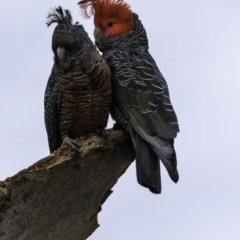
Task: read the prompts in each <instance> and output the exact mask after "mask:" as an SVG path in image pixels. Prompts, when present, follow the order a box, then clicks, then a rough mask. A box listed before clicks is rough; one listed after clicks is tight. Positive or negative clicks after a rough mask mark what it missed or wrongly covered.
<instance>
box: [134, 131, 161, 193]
mask: <svg viewBox="0 0 240 240" xmlns="http://www.w3.org/2000/svg"><path fill="white" fill-rule="evenodd" d="M136 135H137V136H136V170H137V180H138V183H139V184H140V185H142V186H144V187H147V188H149V190H150V191H151V192H153V193H156V194H159V193H161V176H160V162H159V159H158V156H157V155H156V153H155V152H154V151H153V150H152V149H151V147H150V146H149V144H148V143H147V142H145V141H144V140H143V139H142V138H141V137H140V136H139V135H138V134H136Z"/></svg>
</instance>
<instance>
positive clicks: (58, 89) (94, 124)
mask: <svg viewBox="0 0 240 240" xmlns="http://www.w3.org/2000/svg"><path fill="white" fill-rule="evenodd" d="M54 16H55V15H54ZM64 16H65V15H64ZM55 17H56V16H55ZM68 19H69V20H68V21H67V20H66V18H65V20H64V21H63V22H59V23H58V25H57V27H56V28H55V30H54V33H53V37H52V50H53V53H54V66H53V68H52V72H51V75H50V77H49V80H48V83H47V87H46V91H45V125H46V130H47V134H48V141H49V148H50V152H53V151H54V150H56V149H57V148H59V147H60V146H61V143H62V141H63V140H64V138H65V137H71V138H75V137H81V136H85V135H87V134H89V133H93V132H101V131H103V130H104V129H105V127H106V125H107V120H108V115H109V111H110V105H111V100H112V88H111V71H110V68H109V66H108V65H107V64H106V62H105V61H104V60H103V58H102V57H101V55H100V54H99V53H98V51H97V50H96V47H95V46H94V44H93V43H92V41H91V40H90V38H89V37H88V35H87V33H86V32H85V30H84V28H83V26H81V25H78V24H74V25H73V24H72V19H71V18H68ZM59 49H60V50H61V51H62V52H61V56H60V57H59V55H58V51H59Z"/></svg>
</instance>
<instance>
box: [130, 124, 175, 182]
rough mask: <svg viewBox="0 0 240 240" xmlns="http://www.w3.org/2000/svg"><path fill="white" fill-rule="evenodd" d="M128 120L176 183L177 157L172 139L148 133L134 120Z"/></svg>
mask: <svg viewBox="0 0 240 240" xmlns="http://www.w3.org/2000/svg"><path fill="white" fill-rule="evenodd" d="M130 122H131V124H132V126H133V128H134V129H135V131H136V132H137V133H138V134H139V135H140V137H142V138H143V139H144V140H145V141H146V142H147V143H148V144H149V145H150V147H151V148H152V150H153V151H154V152H155V154H156V155H157V156H158V158H159V159H160V160H161V161H162V163H163V165H164V166H165V168H166V169H167V171H168V174H169V176H170V178H171V179H172V181H173V182H175V183H177V182H178V179H179V175H178V170H177V157H176V152H175V149H174V140H173V139H169V140H165V139H162V138H160V137H158V136H156V135H155V136H152V135H149V134H147V133H146V131H144V130H143V129H142V128H141V127H140V126H139V125H138V124H136V123H135V122H134V121H130Z"/></svg>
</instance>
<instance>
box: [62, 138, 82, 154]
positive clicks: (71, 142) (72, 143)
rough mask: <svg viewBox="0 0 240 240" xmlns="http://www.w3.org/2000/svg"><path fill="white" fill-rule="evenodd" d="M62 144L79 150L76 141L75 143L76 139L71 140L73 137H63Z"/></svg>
mask: <svg viewBox="0 0 240 240" xmlns="http://www.w3.org/2000/svg"><path fill="white" fill-rule="evenodd" d="M63 145H67V146H69V147H70V148H72V149H73V150H76V151H78V152H79V147H80V146H79V145H78V143H77V141H76V140H73V139H71V138H70V137H65V138H64V140H63V142H62V146H63Z"/></svg>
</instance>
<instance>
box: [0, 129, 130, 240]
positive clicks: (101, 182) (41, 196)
mask: <svg viewBox="0 0 240 240" xmlns="http://www.w3.org/2000/svg"><path fill="white" fill-rule="evenodd" d="M79 143H80V145H81V148H80V152H79V153H78V152H75V151H73V150H71V149H69V148H68V147H62V148H60V149H58V150H57V151H55V152H54V153H53V154H51V155H50V156H48V157H46V158H44V159H42V160H40V161H38V162H37V163H35V164H34V165H33V166H31V167H29V168H28V169H25V170H23V171H21V172H19V173H18V174H17V175H15V176H13V177H11V178H8V179H6V180H5V181H4V182H0V239H1V240H23V239H24V240H43V239H44V240H48V239H49V240H50V239H51V240H56V239H57V240H66V239H69V240H75V239H76V240H85V239H87V237H89V236H90V235H91V234H92V233H93V232H94V230H96V228H97V227H98V226H99V225H98V222H97V214H98V212H99V211H100V210H101V205H102V204H103V202H104V201H105V200H106V198H107V197H108V196H109V195H110V194H111V192H112V191H111V188H112V187H113V185H114V184H115V183H116V181H117V179H118V178H119V177H120V176H121V175H122V174H123V173H124V172H125V170H126V169H127V167H128V166H129V165H130V164H131V162H132V161H133V160H134V157H135V153H134V150H133V147H132V144H131V141H130V139H129V136H128V135H127V134H124V133H123V132H121V131H113V130H107V139H106V140H105V139H103V138H101V137H98V136H95V135H94V136H92V137H90V138H87V139H84V138H81V139H79Z"/></svg>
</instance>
